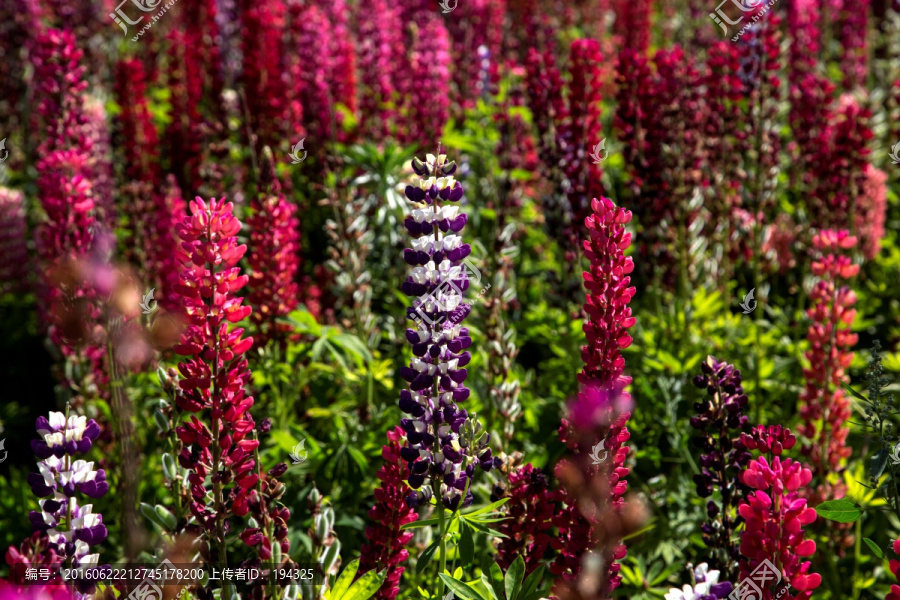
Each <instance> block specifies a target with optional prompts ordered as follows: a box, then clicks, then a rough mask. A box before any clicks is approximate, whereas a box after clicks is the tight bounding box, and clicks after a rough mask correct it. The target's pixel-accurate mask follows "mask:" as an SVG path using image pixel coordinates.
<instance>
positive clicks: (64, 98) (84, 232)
mask: <svg viewBox="0 0 900 600" xmlns="http://www.w3.org/2000/svg"><path fill="white" fill-rule="evenodd" d="M35 53H36V54H35V57H34V64H35V81H36V82H37V86H38V92H39V94H40V98H41V101H40V103H39V104H38V109H37V113H38V116H39V118H40V121H41V122H42V124H43V126H44V128H45V133H46V137H45V138H43V140H42V141H41V144H40V147H39V151H38V153H39V155H40V156H41V159H40V160H39V161H38V164H37V172H38V181H37V183H38V198H39V200H40V202H41V205H42V206H43V208H44V212H45V213H46V214H47V220H46V222H45V223H44V224H43V226H41V227H40V229H39V231H38V253H39V254H40V256H41V258H43V259H44V260H46V261H53V260H56V259H60V258H63V257H69V256H73V255H79V254H84V253H85V252H86V251H87V250H88V248H89V247H90V245H91V240H92V238H93V235H92V231H93V229H92V227H91V226H92V225H93V224H94V214H93V210H94V199H93V195H92V185H91V177H90V175H91V173H90V168H89V165H88V159H89V153H90V151H91V142H90V140H89V138H88V137H87V136H85V135H84V132H85V126H86V123H87V120H86V118H85V116H84V113H83V112H82V106H83V93H84V90H85V88H86V86H87V84H86V82H85V81H84V80H83V78H82V77H83V75H84V67H83V66H81V58H82V55H83V53H82V52H81V50H79V49H78V48H77V47H76V46H75V39H74V36H73V35H72V34H71V33H70V32H62V31H58V30H55V29H50V30H47V31H46V32H44V33H42V34H41V35H40V36H39V37H38V39H37V42H36V50H35Z"/></svg>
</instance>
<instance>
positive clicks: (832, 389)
mask: <svg viewBox="0 0 900 600" xmlns="http://www.w3.org/2000/svg"><path fill="white" fill-rule="evenodd" d="M857 241H858V240H857V238H855V237H853V236H851V235H850V234H849V232H848V231H846V230H840V231H835V230H830V229H829V230H825V231H821V232H819V233H817V234H816V235H815V236H814V237H813V246H814V247H815V248H816V249H817V250H818V251H819V252H820V253H821V257H820V258H818V259H817V260H816V261H814V262H813V266H812V270H813V274H814V275H816V276H818V277H819V278H820V280H819V281H818V282H816V284H815V286H814V287H813V290H812V292H811V293H810V299H811V301H812V304H813V305H812V307H811V308H809V309H808V310H807V314H808V315H809V317H810V318H811V319H812V321H813V323H812V324H811V325H810V327H809V332H808V334H807V337H808V339H809V343H810V348H809V350H807V351H806V359H807V361H809V367H807V368H805V369H804V370H803V376H804V379H805V380H806V385H805V386H804V389H803V392H802V393H801V395H800V417H801V418H802V419H803V424H802V425H801V426H800V429H799V431H800V433H801V434H803V435H804V436H805V437H807V438H808V439H809V440H810V441H809V442H808V443H806V444H804V445H803V448H802V452H803V454H804V455H805V456H807V457H809V460H810V461H811V463H812V465H813V471H814V474H815V475H816V477H817V478H818V479H819V480H820V483H821V481H822V480H823V479H824V477H825V475H826V474H827V473H830V472H834V471H837V470H839V469H840V468H841V465H842V464H844V463H845V461H846V459H847V458H848V457H849V456H850V453H851V449H850V448H849V447H848V446H847V445H846V439H847V434H848V433H849V427H847V425H846V422H847V419H849V418H850V399H849V398H847V396H846V395H845V394H844V390H843V388H842V385H841V382H842V381H843V380H844V369H846V368H848V367H849V366H850V362H851V361H852V360H853V353H852V352H850V348H852V347H853V346H854V345H855V344H856V341H857V337H858V336H857V335H856V334H855V333H852V332H851V331H850V325H851V324H852V323H853V318H854V317H855V315H856V310H855V309H854V308H853V305H854V304H855V303H856V294H855V293H854V292H853V290H852V289H851V288H850V287H848V286H846V285H843V286H842V285H840V283H841V280H847V279H850V278H851V277H854V276H855V275H856V274H857V273H858V272H859V265H854V264H853V263H852V261H851V259H850V258H849V257H848V256H845V255H842V254H840V252H841V251H843V252H847V251H849V250H851V249H853V248H854V247H855V246H856V244H857Z"/></svg>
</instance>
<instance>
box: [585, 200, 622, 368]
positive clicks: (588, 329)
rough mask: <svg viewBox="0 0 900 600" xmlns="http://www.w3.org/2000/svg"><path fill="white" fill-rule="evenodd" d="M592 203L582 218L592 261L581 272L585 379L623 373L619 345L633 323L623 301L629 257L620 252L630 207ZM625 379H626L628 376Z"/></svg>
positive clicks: (586, 245)
mask: <svg viewBox="0 0 900 600" xmlns="http://www.w3.org/2000/svg"><path fill="white" fill-rule="evenodd" d="M591 208H592V209H593V211H594V214H593V215H591V216H590V217H588V218H587V219H586V221H585V223H586V225H587V227H588V230H589V231H590V239H589V240H585V242H584V251H585V256H586V257H587V258H588V260H589V261H590V263H591V268H590V271H589V272H585V273H584V285H585V288H587V291H588V295H587V298H586V300H585V304H584V310H585V312H586V313H587V315H588V322H587V323H585V324H584V333H585V335H586V336H587V341H588V343H587V345H586V346H584V347H583V348H582V349H581V359H582V360H583V361H584V363H585V367H584V369H583V370H582V372H581V373H580V374H579V375H578V380H579V381H580V382H581V383H582V384H584V385H587V384H589V383H594V382H596V383H601V384H606V383H609V382H611V381H614V380H615V379H618V378H620V377H622V373H623V371H624V369H625V359H624V358H622V354H621V351H622V350H623V349H625V348H627V347H628V346H630V345H631V336H630V335H629V334H628V328H629V327H631V326H632V325H634V323H635V319H634V317H632V316H631V309H630V308H629V307H628V303H629V302H631V298H632V297H633V296H634V293H635V288H634V287H632V286H630V283H631V277H629V274H630V273H631V272H632V270H633V269H634V262H633V261H632V260H631V257H626V256H625V249H626V248H628V246H630V245H631V234H630V233H628V232H627V231H625V225H626V224H627V223H628V222H630V221H631V211H628V210H624V209H622V208H620V207H618V206H616V205H615V204H613V202H612V200H609V199H608V198H601V199H599V200H598V199H594V200H593V202H592V203H591ZM625 379H626V383H630V382H631V378H628V377H626V378H625Z"/></svg>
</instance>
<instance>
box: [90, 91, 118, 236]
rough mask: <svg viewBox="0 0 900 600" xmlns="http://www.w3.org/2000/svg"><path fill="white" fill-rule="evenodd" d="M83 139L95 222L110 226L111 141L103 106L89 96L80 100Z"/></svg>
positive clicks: (112, 205) (112, 213) (113, 212)
mask: <svg viewBox="0 0 900 600" xmlns="http://www.w3.org/2000/svg"><path fill="white" fill-rule="evenodd" d="M84 115H85V120H86V121H87V122H86V124H85V137H86V138H87V139H89V140H90V145H91V154H90V157H89V158H88V162H87V164H88V168H89V169H90V172H91V182H92V193H93V196H94V208H95V209H96V211H97V220H98V221H101V222H102V223H104V224H106V223H114V222H115V219H116V216H117V211H116V207H115V201H114V198H113V186H114V185H115V177H114V175H113V163H112V159H113V154H112V137H111V135H110V131H109V126H108V124H107V118H106V117H107V115H106V107H105V106H104V104H103V102H101V101H100V100H99V99H98V98H95V97H93V96H87V97H85V99H84ZM104 229H105V230H108V231H112V229H113V227H112V226H111V225H104Z"/></svg>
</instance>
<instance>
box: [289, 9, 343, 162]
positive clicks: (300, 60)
mask: <svg viewBox="0 0 900 600" xmlns="http://www.w3.org/2000/svg"><path fill="white" fill-rule="evenodd" d="M290 23H291V24H290V29H289V32H288V38H289V40H290V41H289V45H290V47H292V48H294V49H295V53H294V54H293V55H292V56H291V57H290V59H289V60H290V62H289V66H288V69H289V72H290V74H291V80H292V81H293V82H294V86H293V89H292V92H291V93H292V94H294V95H293V97H294V98H295V99H296V100H295V101H296V103H297V104H298V105H299V106H302V108H303V115H304V116H306V117H308V120H309V123H308V125H307V128H306V133H305V135H308V136H309V137H310V138H312V139H313V140H316V141H317V143H316V144H315V145H314V146H313V145H310V146H307V147H309V148H311V150H312V152H314V153H316V152H317V151H318V150H319V149H321V147H322V145H323V144H325V143H328V142H330V141H331V139H332V135H333V134H334V130H333V128H332V121H333V115H332V112H333V111H334V104H333V103H334V94H333V91H332V89H331V87H330V83H331V73H332V69H333V65H332V63H333V57H332V56H331V55H330V54H329V53H327V52H322V51H320V50H319V49H320V48H326V47H328V44H329V43H330V32H331V23H330V22H329V20H328V15H327V14H326V13H325V12H324V11H323V10H322V9H320V8H319V7H318V6H316V5H314V4H309V5H307V6H305V7H304V6H303V5H301V4H298V3H293V4H291V5H290Z"/></svg>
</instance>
